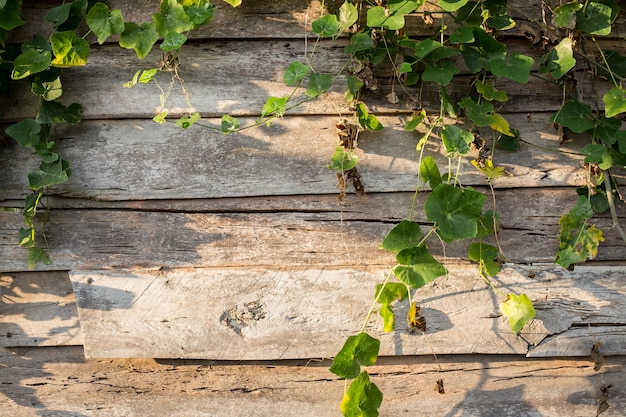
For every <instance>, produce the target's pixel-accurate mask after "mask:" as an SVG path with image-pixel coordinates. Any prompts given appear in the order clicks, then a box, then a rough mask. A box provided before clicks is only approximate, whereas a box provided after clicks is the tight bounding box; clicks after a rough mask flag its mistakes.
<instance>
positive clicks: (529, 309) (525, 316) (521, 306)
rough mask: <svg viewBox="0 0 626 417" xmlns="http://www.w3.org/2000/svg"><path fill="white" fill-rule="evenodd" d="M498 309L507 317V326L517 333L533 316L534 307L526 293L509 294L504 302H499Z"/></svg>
mask: <svg viewBox="0 0 626 417" xmlns="http://www.w3.org/2000/svg"><path fill="white" fill-rule="evenodd" d="M500 311H501V312H502V314H504V315H505V316H506V317H508V318H509V327H510V328H511V331H512V332H513V333H517V332H519V331H520V330H522V328H523V327H524V325H525V324H526V323H528V322H529V321H531V320H532V319H534V318H535V315H536V313H535V308H534V307H533V303H532V301H530V298H528V296H527V295H526V294H520V295H519V296H517V295H515V294H509V295H508V296H507V299H506V301H505V302H503V303H502V304H500Z"/></svg>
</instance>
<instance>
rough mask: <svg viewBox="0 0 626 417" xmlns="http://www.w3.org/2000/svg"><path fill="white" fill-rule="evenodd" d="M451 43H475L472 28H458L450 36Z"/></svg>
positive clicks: (463, 26)
mask: <svg viewBox="0 0 626 417" xmlns="http://www.w3.org/2000/svg"><path fill="white" fill-rule="evenodd" d="M449 39H450V43H452V44H458V43H472V42H474V32H473V30H472V26H468V25H461V26H459V27H457V28H456V32H452V33H451V34H450V37H449Z"/></svg>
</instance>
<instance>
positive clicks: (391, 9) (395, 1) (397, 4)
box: [367, 0, 424, 30]
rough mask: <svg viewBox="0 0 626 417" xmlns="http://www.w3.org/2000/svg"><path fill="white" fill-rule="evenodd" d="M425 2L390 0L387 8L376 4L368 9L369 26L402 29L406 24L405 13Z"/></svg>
mask: <svg viewBox="0 0 626 417" xmlns="http://www.w3.org/2000/svg"><path fill="white" fill-rule="evenodd" d="M423 3H424V2H423V1H415V0H389V1H388V2H387V7H388V8H387V9H385V8H384V7H383V6H375V7H372V8H370V9H369V10H368V11H367V26H369V27H370V28H374V27H382V28H384V29H389V30H398V29H402V28H403V27H404V24H405V22H404V15H405V14H407V13H411V12H412V11H414V10H415V9H417V8H418V7H419V6H421V5H422V4H423Z"/></svg>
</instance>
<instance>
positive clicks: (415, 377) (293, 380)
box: [0, 348, 626, 417]
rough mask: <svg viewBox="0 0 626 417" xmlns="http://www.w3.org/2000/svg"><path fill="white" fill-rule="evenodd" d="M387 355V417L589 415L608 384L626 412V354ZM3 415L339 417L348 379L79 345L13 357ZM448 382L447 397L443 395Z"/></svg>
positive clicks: (8, 361)
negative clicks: (106, 355)
mask: <svg viewBox="0 0 626 417" xmlns="http://www.w3.org/2000/svg"><path fill="white" fill-rule="evenodd" d="M439 361H440V363H441V370H439V369H438V367H437V365H436V363H435V362H434V360H433V358H432V357H429V356H423V357H420V356H417V357H415V356H414V357H396V358H380V359H379V364H378V365H376V366H374V367H370V368H369V371H370V373H371V379H372V381H373V382H374V383H375V384H376V385H377V386H378V387H379V388H380V389H381V391H382V392H383V394H384V401H383V404H382V407H381V409H380V413H381V415H382V416H400V415H409V414H423V415H428V416H460V415H471V416H481V417H501V416H503V415H507V414H510V413H511V412H515V415H516V416H520V417H538V416H542V417H562V416H568V417H589V416H593V415H595V413H596V409H597V406H598V402H599V400H600V397H601V395H600V393H599V387H600V386H602V385H605V384H611V385H612V387H611V388H610V389H609V392H608V393H609V397H608V405H609V409H608V410H607V411H606V412H604V413H603V414H602V417H621V416H623V410H624V409H626V390H625V389H624V378H623V375H624V372H625V371H626V359H625V358H624V357H607V358H606V362H605V366H604V367H603V368H602V369H601V370H600V372H595V371H594V370H593V366H594V365H593V362H591V361H590V360H589V359H588V358H576V359H551V360H545V359H525V358H520V357H515V356H505V357H502V356H493V355H485V356H478V355H474V356H457V355H455V356H440V357H439ZM0 363H1V364H2V366H3V372H2V382H3V384H0V410H1V411H2V412H3V414H6V415H19V416H23V417H36V416H41V415H47V414H50V415H52V414H54V415H64V416H70V415H71V416H81V417H92V416H93V417H117V416H125V417H139V416H141V417H145V416H155V417H156V416H162V415H167V416H176V417H195V416H221V417H239V416H242V415H251V416H255V417H292V416H293V415H294V412H296V410H297V414H299V415H303V416H315V417H336V416H337V415H339V414H340V412H339V403H340V402H341V398H342V395H343V389H344V382H343V381H342V380H339V379H338V378H337V377H336V376H335V375H333V374H331V373H330V372H329V371H328V366H330V362H329V361H323V362H321V363H318V362H310V363H306V362H305V361H301V362H292V361H280V362H261V363H259V362H256V363H252V364H232V363H221V362H214V361H176V360H168V361H154V360H120V359H113V360H111V359H101V360H87V361H85V360H84V359H83V356H82V350H80V349H77V348H37V349H28V350H27V349H18V350H15V351H12V352H8V351H4V352H2V354H1V356H0ZM439 378H442V379H443V380H444V384H445V389H446V394H445V395H440V394H438V393H436V392H435V391H433V385H434V384H435V381H436V380H437V379H439Z"/></svg>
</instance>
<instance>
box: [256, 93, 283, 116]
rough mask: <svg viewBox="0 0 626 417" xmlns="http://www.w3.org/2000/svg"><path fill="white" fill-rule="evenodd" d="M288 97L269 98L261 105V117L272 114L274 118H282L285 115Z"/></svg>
mask: <svg viewBox="0 0 626 417" xmlns="http://www.w3.org/2000/svg"><path fill="white" fill-rule="evenodd" d="M287 100H288V97H270V98H268V99H267V101H266V102H265V105H263V109H261V117H265V116H269V115H271V114H274V115H276V116H279V117H280V116H282V115H284V114H285V111H286V106H287Z"/></svg>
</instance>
